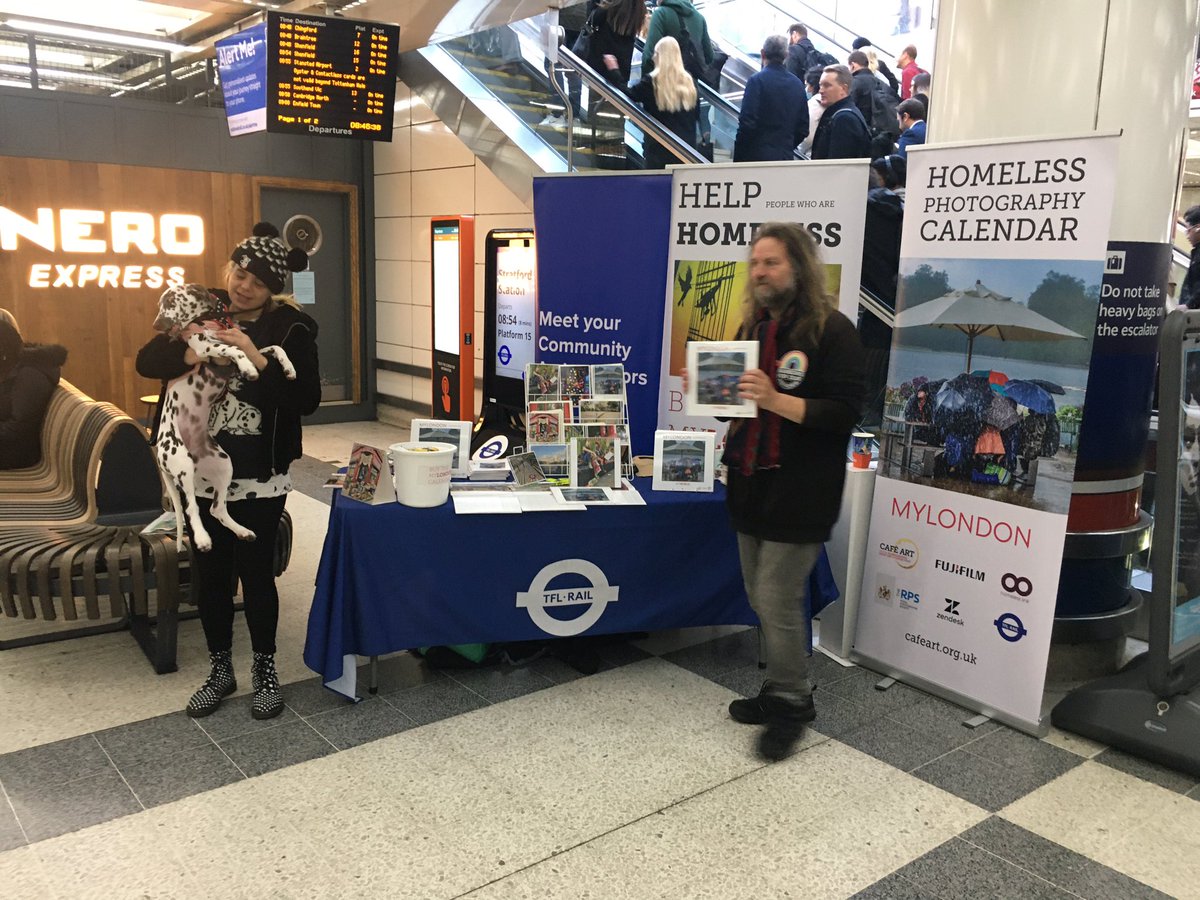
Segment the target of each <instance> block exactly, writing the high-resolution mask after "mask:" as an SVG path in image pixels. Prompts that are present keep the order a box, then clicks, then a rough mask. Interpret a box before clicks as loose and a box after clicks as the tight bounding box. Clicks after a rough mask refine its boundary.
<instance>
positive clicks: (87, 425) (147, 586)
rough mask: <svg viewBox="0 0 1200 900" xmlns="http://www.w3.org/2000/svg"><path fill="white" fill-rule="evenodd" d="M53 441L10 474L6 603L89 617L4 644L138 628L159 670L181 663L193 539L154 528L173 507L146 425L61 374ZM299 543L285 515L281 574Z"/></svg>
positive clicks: (28, 611) (64, 616) (14, 612)
mask: <svg viewBox="0 0 1200 900" xmlns="http://www.w3.org/2000/svg"><path fill="white" fill-rule="evenodd" d="M41 440H42V451H43V452H42V460H41V462H40V463H38V465H36V466H32V467H30V468H28V469H18V470H11V471H7V472H3V473H0V609H2V610H3V613H4V616H5V617H7V618H9V619H18V618H20V619H25V620H37V619H40V620H42V621H43V622H47V623H56V622H58V621H59V620H65V621H66V622H71V623H78V625H76V626H74V627H70V626H68V627H66V628H63V627H56V628H55V627H51V628H46V629H41V630H27V629H20V630H19V632H18V633H17V634H15V635H5V634H4V630H7V629H3V630H0V650H6V649H9V648H12V647H21V646H27V645H29V644H35V643H44V642H46V641H54V640H64V639H67V638H73V637H79V636H82V635H87V634H96V633H99V632H104V631H116V630H121V629H125V628H128V629H129V630H130V632H131V634H132V635H133V637H134V639H135V640H136V641H137V642H138V644H139V645H140V646H141V648H142V650H143V652H144V653H145V654H146V656H147V658H148V659H149V660H150V662H151V664H152V665H153V667H154V670H155V671H156V672H158V673H159V674H163V673H166V672H173V671H175V669H176V627H177V624H178V620H179V615H180V613H179V605H180V600H181V598H182V599H183V600H184V601H185V602H186V601H188V600H192V598H190V597H184V596H183V592H184V591H185V590H188V589H189V587H190V583H189V579H188V577H187V575H188V556H189V553H190V548H189V546H188V543H187V541H186V540H185V541H184V542H183V545H182V546H180V545H179V544H177V543H176V541H175V534H174V532H173V531H172V532H170V533H152V534H143V533H142V529H143V528H144V527H145V525H146V524H148V523H149V522H151V521H152V520H153V519H155V518H156V517H157V516H158V515H159V514H160V513H161V512H162V486H161V481H160V478H159V474H158V467H157V465H156V463H155V461H154V456H153V453H152V451H151V448H150V444H149V443H148V441H147V439H146V433H145V431H144V429H143V428H142V427H141V426H140V425H139V424H138V423H137V422H136V421H134V420H133V419H132V418H130V417H129V416H127V415H126V414H125V413H123V412H122V411H121V410H119V409H118V408H117V407H115V406H113V405H112V404H110V403H101V402H97V401H95V400H92V399H91V398H89V397H88V396H87V395H86V394H84V393H83V392H81V391H79V390H78V389H77V388H75V387H74V386H73V385H71V384H70V383H68V382H66V381H60V382H59V386H58V388H57V389H56V390H55V393H54V396H53V397H52V399H51V401H50V405H49V407H48V408H47V412H46V419H45V422H44V423H43V425H42V432H41ZM290 552H291V520H290V518H288V517H287V515H286V514H285V516H284V522H283V526H282V527H281V529H280V539H279V544H278V545H277V547H276V570H277V572H282V571H283V570H284V569H286V567H287V563H288V559H289V557H290ZM189 592H190V591H189ZM192 602H193V603H194V600H192ZM0 624H2V623H0Z"/></svg>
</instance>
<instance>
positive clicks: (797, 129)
mask: <svg viewBox="0 0 1200 900" xmlns="http://www.w3.org/2000/svg"><path fill="white" fill-rule="evenodd" d="M786 58H787V43H786V41H785V38H784V37H783V35H779V34H773V35H771V36H770V37H768V38H767V39H766V40H765V41H764V42H763V47H762V69H761V71H758V72H755V73H754V74H753V75H751V76H750V79H749V80H748V81H747V82H746V91H745V93H744V94H743V95H742V110H741V113H740V114H739V115H738V130H737V138H736V140H735V141H734V144H733V161H734V162H762V161H765V160H789V159H792V158H793V151H794V150H795V148H796V145H797V144H799V143H800V142H801V141H802V140H804V139H805V138H806V137H807V136H808V99H807V97H806V96H805V93H804V82H803V81H801V80H800V79H799V78H797V77H796V76H795V75H793V74H792V73H791V72H789V71H788V70H787V69H785V68H784V65H783V64H784V60H785V59H786Z"/></svg>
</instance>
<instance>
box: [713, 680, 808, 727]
mask: <svg viewBox="0 0 1200 900" xmlns="http://www.w3.org/2000/svg"><path fill="white" fill-rule="evenodd" d="M769 693H771V682H770V681H769V680H768V681H764V682H763V683H762V687H761V688H759V691H758V696H757V697H746V698H745V699H742V700H734V701H733V702H732V703H730V704H729V717H730V718H731V719H733V720H734V721H735V722H741V723H742V724H743V725H766V724H767V721H768V719H769V718H770V716H769V715H768V714H767V711H766V709H764V708H763V697H764V696H766V695H767V694H769ZM806 710H807V711H805V712H802V715H806V716H807V718H805V719H804V721H805V722H811V721H812V720H813V719H815V718H816V717H817V710H816V708H815V707H814V706H813V702H812V695H811V694H810V695H809V696H808V698H807V703H806Z"/></svg>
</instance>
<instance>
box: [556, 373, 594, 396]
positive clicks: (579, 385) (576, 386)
mask: <svg viewBox="0 0 1200 900" xmlns="http://www.w3.org/2000/svg"><path fill="white" fill-rule="evenodd" d="M558 378H559V383H560V384H561V385H562V395H563V396H564V397H573V398H579V397H590V396H591V394H592V367H591V366H559V375H558Z"/></svg>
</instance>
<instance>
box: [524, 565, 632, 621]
mask: <svg viewBox="0 0 1200 900" xmlns="http://www.w3.org/2000/svg"><path fill="white" fill-rule="evenodd" d="M559 575H582V576H583V578H584V579H585V580H586V581H587V582H588V585H587V586H586V587H584V586H577V587H565V588H554V589H550V582H552V581H553V580H554V579H555V578H557V577H558V576H559ZM617 591H618V588H617V586H616V585H615V584H613V585H610V584H609V583H608V578H607V577H606V576H605V574H604V572H603V570H601V568H600V567H599V566H598V565H596V564H595V563H593V562H588V561H587V560H586V559H562V560H559V561H558V562H555V563H550V565H548V566H544V567H543V568H542V570H541V571H540V572H538V573H537V574H536V575H534V576H533V583H532V584H530V585H529V590H528V591H520V592H518V593H517V608H518V609H525V610H527V611H528V612H529V618H530V619H532V620H533V624H534V625H536V626H537V627H538V628H540V629H542V631H544V632H546V634H552V635H554V636H555V637H574V636H575V635H577V634H583V632H585V631H587V630H588V629H589V628H591V627H592V626H593V625H595V624H596V622H598V621H599V620H600V616H602V615H603V614H604V609H605V607H606V606H608V604H610V603H616V602H617ZM567 606H586V607H587V609H585V610H584V611H583V612H582V613H581V614H580V615H578V616H576V617H575V618H573V619H559V618H556V617H554V616H552V615H550V613H549V612H548V610H549V609H557V608H561V607H567Z"/></svg>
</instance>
